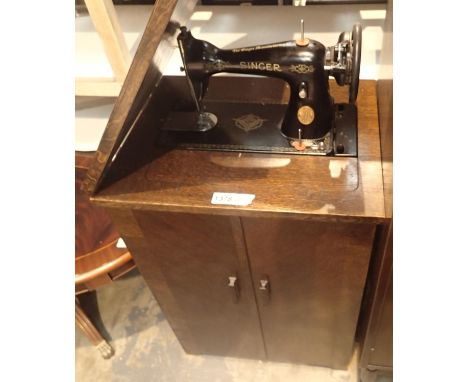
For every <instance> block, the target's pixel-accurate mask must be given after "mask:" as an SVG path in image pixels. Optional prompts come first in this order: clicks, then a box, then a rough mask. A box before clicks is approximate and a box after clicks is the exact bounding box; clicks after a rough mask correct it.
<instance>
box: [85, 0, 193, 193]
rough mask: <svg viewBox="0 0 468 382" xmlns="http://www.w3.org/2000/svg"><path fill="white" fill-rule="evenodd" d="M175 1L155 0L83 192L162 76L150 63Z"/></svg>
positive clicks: (95, 182) (190, 3)
mask: <svg viewBox="0 0 468 382" xmlns="http://www.w3.org/2000/svg"><path fill="white" fill-rule="evenodd" d="M176 4H177V0H159V1H156V3H155V5H154V8H153V11H152V12H151V15H150V18H149V20H148V24H147V26H146V28H145V31H144V33H143V36H142V38H141V41H140V44H139V45H138V49H137V51H136V53H135V57H134V59H133V62H132V64H131V66H130V69H129V70H128V75H127V77H126V78H125V81H124V83H123V86H122V90H121V92H120V95H119V97H118V99H117V101H116V103H115V106H114V109H113V111H112V113H111V115H110V117H109V122H108V124H107V127H106V130H105V131H104V135H103V137H102V140H101V142H100V144H99V148H98V150H97V151H96V155H95V160H94V162H93V165H92V166H91V168H90V169H89V172H88V176H87V179H86V181H85V182H84V184H83V190H85V191H86V192H88V193H92V192H93V191H94V190H95V188H96V186H97V185H98V183H99V180H100V178H101V175H102V174H103V173H104V171H105V169H106V166H107V165H108V163H109V161H110V159H111V158H112V156H113V154H114V153H115V151H116V150H117V148H118V147H119V144H120V142H121V141H122V139H123V138H124V137H125V134H126V133H127V131H128V130H129V129H130V128H131V126H132V123H133V120H134V119H135V117H136V115H137V114H138V112H139V109H140V108H141V106H142V105H143V104H144V102H146V100H147V98H148V96H149V94H150V92H151V89H152V88H153V87H154V85H155V83H156V82H157V79H158V78H159V77H160V75H161V73H160V72H159V68H158V67H156V64H155V63H154V62H153V59H154V57H155V53H156V49H157V48H158V46H159V44H160V42H161V40H163V36H164V32H165V31H166V28H167V26H168V23H169V21H170V19H171V16H172V14H173V13H174V9H175V7H176ZM194 4H195V0H189V1H184V2H181V5H180V6H181V7H182V8H184V7H185V8H187V9H190V7H192V6H193V5H194Z"/></svg>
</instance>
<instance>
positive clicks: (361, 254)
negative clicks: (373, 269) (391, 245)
mask: <svg viewBox="0 0 468 382" xmlns="http://www.w3.org/2000/svg"><path fill="white" fill-rule="evenodd" d="M242 224H243V227H244V233H245V240H246V246H247V252H248V256H249V259H250V264H251V269H252V277H253V281H254V285H255V292H256V294H257V301H258V302H259V304H258V305H259V311H260V317H261V323H262V328H263V333H264V339H265V344H266V350H267V354H268V359H270V360H274V361H283V362H285V361H286V362H293V363H304V364H311V365H318V366H325V367H331V368H335V369H346V368H347V366H348V363H349V360H350V359H351V354H352V351H353V346H354V335H355V331H356V323H357V319H358V315H359V309H360V304H361V298H362V292H363V289H364V283H365V280H366V275H367V268H368V264H369V258H370V255H371V248H372V242H373V239H374V230H375V226H374V225H370V224H369V225H367V224H343V223H342V224H337V223H323V222H319V223H317V222H301V221H294V220H291V219H257V218H242ZM265 278H268V280H269V282H270V284H271V291H270V297H269V300H265V294H266V292H265V291H264V290H261V289H260V280H262V279H265Z"/></svg>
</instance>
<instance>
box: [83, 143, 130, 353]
mask: <svg viewBox="0 0 468 382" xmlns="http://www.w3.org/2000/svg"><path fill="white" fill-rule="evenodd" d="M93 155H94V153H82V152H76V153H75V321H76V324H77V325H78V327H79V328H80V329H81V330H83V332H84V334H85V335H86V336H87V337H88V338H89V340H90V341H91V343H92V344H93V345H94V346H96V347H97V349H98V350H99V351H100V352H101V354H102V356H103V357H104V358H106V359H107V358H110V357H111V356H112V355H113V354H114V350H113V348H112V347H111V345H110V344H109V343H108V342H107V341H106V340H105V339H104V337H103V336H102V335H101V334H100V333H99V331H98V330H97V329H96V327H95V325H94V324H93V322H92V321H91V320H90V319H89V317H88V316H87V315H86V313H85V311H84V310H83V308H82V306H81V305H80V301H79V299H78V297H77V295H80V294H83V293H86V292H91V291H94V290H95V289H97V288H99V287H101V286H103V285H106V284H108V283H110V282H112V281H113V280H115V279H117V278H119V277H120V276H122V275H124V274H125V273H127V272H128V271H130V270H131V269H133V268H134V267H135V263H134V262H133V259H132V256H131V254H130V253H129V252H128V250H127V249H126V248H117V246H116V244H117V241H118V240H119V238H120V236H119V234H118V233H117V232H116V231H115V229H114V227H113V225H112V222H111V220H110V218H109V217H108V216H107V214H106V213H105V212H104V211H103V210H101V209H99V208H96V207H94V206H92V205H91V204H90V202H89V200H88V196H87V195H86V194H85V193H84V192H82V191H81V189H80V187H81V183H82V181H83V179H84V177H85V175H86V172H87V170H88V167H89V164H90V163H91V161H92V159H93Z"/></svg>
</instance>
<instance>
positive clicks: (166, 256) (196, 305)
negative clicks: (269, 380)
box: [134, 211, 265, 358]
mask: <svg viewBox="0 0 468 382" xmlns="http://www.w3.org/2000/svg"><path fill="white" fill-rule="evenodd" d="M134 216H135V218H136V220H137V222H138V225H139V227H140V229H141V232H142V234H143V236H144V242H145V243H146V248H147V249H146V252H147V253H142V251H139V253H136V254H135V255H134V257H135V260H136V262H137V265H138V266H140V264H144V265H143V267H142V268H141V272H142V274H143V276H144V277H145V279H146V280H147V282H148V285H149V287H150V288H152V285H153V284H154V287H153V288H152V289H153V293H154V294H155V296H156V298H157V300H158V301H159V303H160V305H161V308H162V310H163V311H164V313H165V315H166V317H167V319H168V321H169V323H171V325H173V327H174V328H175V329H178V330H176V333H177V334H178V339H179V341H180V342H181V344H182V346H183V347H184V349H185V350H186V351H187V352H189V353H195V354H214V355H224V356H237V357H248V358H265V352H264V345H263V341H262V335H261V330H260V322H259V318H258V312H257V308H256V304H255V297H254V292H253V288H252V281H251V278H250V273H249V267H248V261H247V256H246V253H245V248H244V247H245V246H244V242H243V237H242V227H241V223H240V219H239V218H230V217H224V216H208V215H194V214H182V213H162V212H154V213H152V212H137V211H135V212H134ZM161 278H162V279H163V280H161ZM153 280H154V282H153ZM161 282H162V283H163V285H162V286H161ZM174 305H175V306H174ZM180 333H183V336H182V337H181V336H180Z"/></svg>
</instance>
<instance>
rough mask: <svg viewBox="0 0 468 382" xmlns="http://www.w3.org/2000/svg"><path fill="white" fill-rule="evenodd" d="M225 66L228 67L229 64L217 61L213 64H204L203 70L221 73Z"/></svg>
mask: <svg viewBox="0 0 468 382" xmlns="http://www.w3.org/2000/svg"><path fill="white" fill-rule="evenodd" d="M226 65H229V62H225V61H221V60H217V61H214V62H208V63H206V64H205V68H206V70H209V71H218V72H221V71H223V70H224V68H225V67H226Z"/></svg>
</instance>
